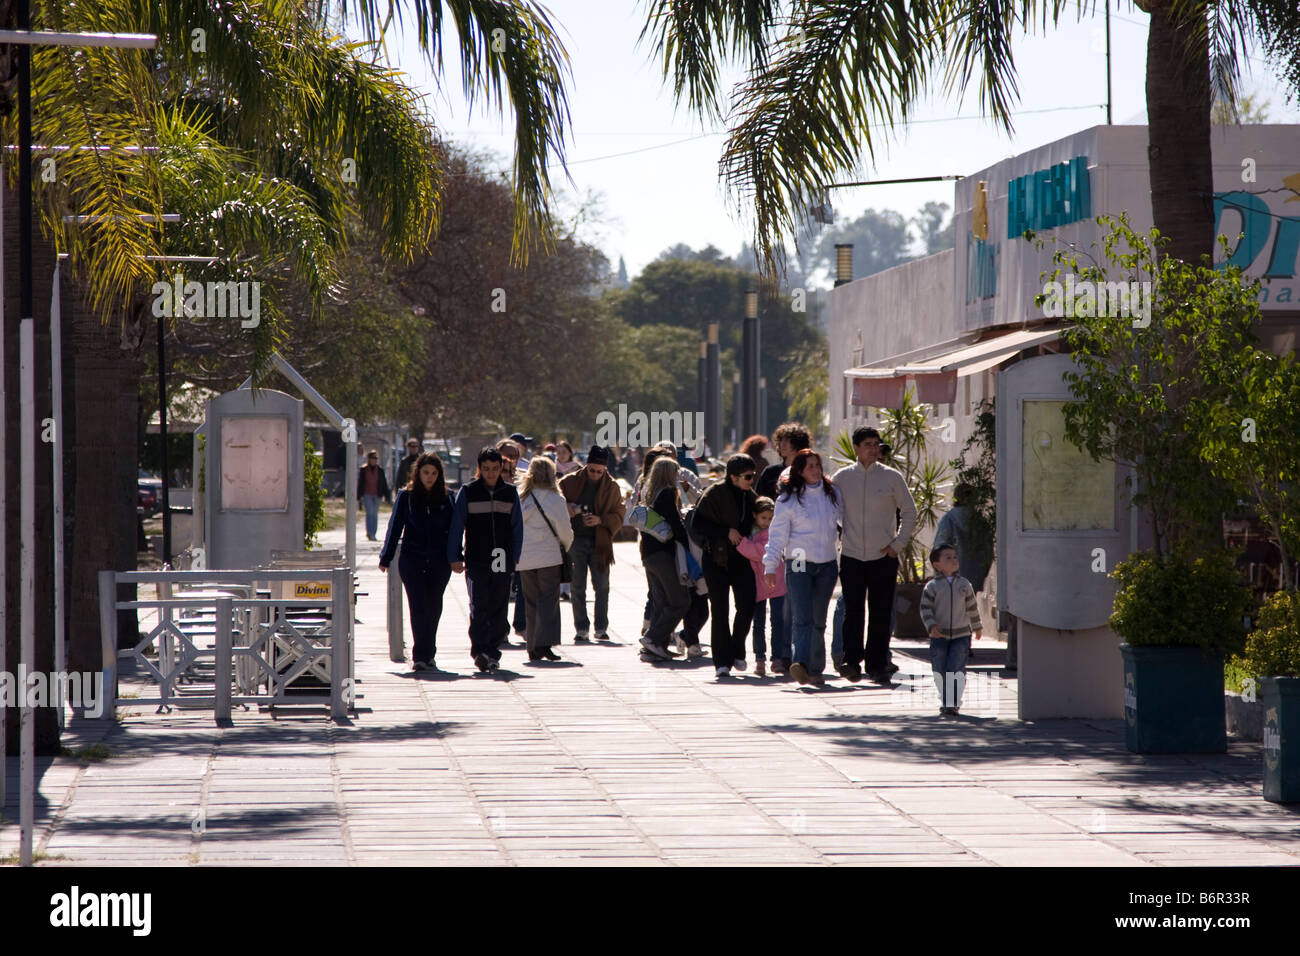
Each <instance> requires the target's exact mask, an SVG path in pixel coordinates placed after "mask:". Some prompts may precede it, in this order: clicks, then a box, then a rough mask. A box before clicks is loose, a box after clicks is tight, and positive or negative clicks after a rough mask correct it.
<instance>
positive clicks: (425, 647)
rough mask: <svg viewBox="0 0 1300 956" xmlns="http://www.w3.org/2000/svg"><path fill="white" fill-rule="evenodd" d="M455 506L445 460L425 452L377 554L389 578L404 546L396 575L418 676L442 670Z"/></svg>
mask: <svg viewBox="0 0 1300 956" xmlns="http://www.w3.org/2000/svg"><path fill="white" fill-rule="evenodd" d="M452 504H453V503H452V500H451V497H450V496H449V495H448V494H447V483H446V481H445V479H444V478H443V469H442V459H440V458H439V457H438V456H437V455H435V454H434V453H433V452H431V451H427V452H425V453H424V454H422V455H420V457H419V458H417V459H416V460H415V464H414V465H413V466H412V467H411V478H410V481H408V482H407V485H406V487H405V488H403V489H402V490H401V491H399V492H398V493H397V503H396V504H394V505H393V513H392V515H390V516H389V519H388V533H387V534H386V535H385V536H384V547H383V550H382V551H380V552H379V570H381V571H383V572H384V573H387V572H388V566H389V565H390V564H392V561H393V554H394V553H395V552H396V551H397V545H398V542H399V541H400V542H401V545H402V554H401V557H399V558H398V559H397V570H398V573H399V574H401V576H402V586H403V587H404V588H406V602H407V605H408V606H409V607H410V609H411V633H412V635H413V638H414V641H413V644H414V646H413V648H412V651H411V657H412V658H414V661H415V663H414V667H415V669H416V670H417V671H423V670H437V669H438V668H437V667H436V666H435V665H434V660H433V658H434V655H435V654H436V653H437V652H438V621H439V620H440V619H441V618H442V595H443V592H444V591H445V590H447V581H448V580H449V579H450V578H451V564H450V563H449V562H448V561H447V536H448V534H449V532H450V530H451V514H452Z"/></svg>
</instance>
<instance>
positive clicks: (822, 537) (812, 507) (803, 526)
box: [763, 448, 845, 687]
mask: <svg viewBox="0 0 1300 956" xmlns="http://www.w3.org/2000/svg"><path fill="white" fill-rule="evenodd" d="M844 501H845V497H844V494H843V492H842V489H838V488H837V487H836V484H835V482H834V481H832V480H831V478H830V476H829V475H826V474H824V473H823V471H822V458H821V455H819V454H817V452H815V451H813V450H812V449H810V448H804V449H802V450H800V451H798V452H796V453H795V456H794V460H793V461H792V462H791V463H790V479H789V481H788V482H787V484H786V487H785V491H783V492H782V493H781V496H780V497H779V498H777V499H776V512H775V514H774V515H773V517H772V524H771V527H770V528H769V529H768V539H767V550H766V551H765V552H764V555H763V570H764V572H765V574H766V578H767V584H768V586H769V587H771V588H775V587H776V584H777V579H776V571H777V568H778V567H779V566H780V565H781V562H782V561H784V562H785V588H786V604H787V605H788V606H789V608H790V619H791V625H792V628H791V629H792V637H793V644H794V648H793V660H790V661H786V660H783V659H780V658H778V657H777V656H776V651H775V648H774V649H773V659H772V671H773V673H782V672H784V671H785V670H786V669H787V668H788V671H789V674H790V676H791V677H793V678H794V679H795V680H797V681H798V682H799V683H800V684H813V685H815V686H817V687H820V686H822V685H823V684H825V683H826V679H825V678H824V677H823V676H822V674H821V672H820V670H818V669H817V668H815V667H811V666H810V665H811V664H813V660H814V659H813V647H814V641H815V642H816V645H817V647H818V648H819V649H820V653H818V654H817V656H816V659H817V660H818V661H824V660H825V644H824V639H825V634H826V611H827V609H828V607H829V606H830V601H831V594H832V592H834V590H835V576H836V571H837V570H838V568H837V566H836V561H835V544H836V531H837V529H838V526H839V524H840V521H841V519H842V517H843V509H844ZM778 661H779V664H778Z"/></svg>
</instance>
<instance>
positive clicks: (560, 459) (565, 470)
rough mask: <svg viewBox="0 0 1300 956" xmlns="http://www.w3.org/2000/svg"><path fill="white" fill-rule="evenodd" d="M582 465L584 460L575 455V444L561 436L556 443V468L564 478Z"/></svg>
mask: <svg viewBox="0 0 1300 956" xmlns="http://www.w3.org/2000/svg"><path fill="white" fill-rule="evenodd" d="M581 467H582V462H580V461H578V459H577V458H575V457H574V455H573V446H572V445H570V444H569V443H568V442H567V441H566V440H565V439H563V438H561V439H560V440H559V441H557V442H556V443H555V470H556V472H558V473H559V476H560V477H561V478H563V477H564V476H565V475H571V474H573V472H575V471H577V470H578V469H579V468H581Z"/></svg>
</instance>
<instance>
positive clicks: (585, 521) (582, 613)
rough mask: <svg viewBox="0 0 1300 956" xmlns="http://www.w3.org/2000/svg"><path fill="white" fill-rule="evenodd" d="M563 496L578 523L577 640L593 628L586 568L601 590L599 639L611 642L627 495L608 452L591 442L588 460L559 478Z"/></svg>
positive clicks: (575, 554)
mask: <svg viewBox="0 0 1300 956" xmlns="http://www.w3.org/2000/svg"><path fill="white" fill-rule="evenodd" d="M560 494H562V495H564V500H565V501H567V502H568V504H569V516H570V520H571V521H572V522H573V547H572V548H571V549H570V552H569V553H570V554H571V555H572V556H573V582H572V586H571V589H570V595H571V597H572V604H573V630H574V632H575V635H574V638H573V639H574V641H575V642H586V641H587V639H588V637H587V635H588V634H589V633H590V632H591V621H590V619H589V618H588V617H587V571H588V570H589V569H590V571H591V583H592V586H593V587H594V588H595V589H596V622H595V623H596V640H598V641H607V640H609V569H610V566H611V565H612V564H613V563H614V535H616V534H618V530H619V528H621V527H623V493H622V492H621V491H619V487H618V482H616V481H615V480H614V479H613V478H612V477H610V474H609V452H608V451H607V450H606V449H604V448H602V447H601V446H600V445H592V446H591V451H590V452H588V453H587V464H586V467H584V468H583V469H582V470H580V471H575V472H573V474H570V475H565V476H564V477H563V478H562V479H561V480H560Z"/></svg>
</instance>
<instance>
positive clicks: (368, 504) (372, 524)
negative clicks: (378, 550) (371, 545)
mask: <svg viewBox="0 0 1300 956" xmlns="http://www.w3.org/2000/svg"><path fill="white" fill-rule="evenodd" d="M361 503H362V504H363V505H364V506H365V509H366V537H367V538H368V539H370V540H372V541H373V540H374V538H375V535H377V534H378V533H379V496H378V495H362V496H361Z"/></svg>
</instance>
